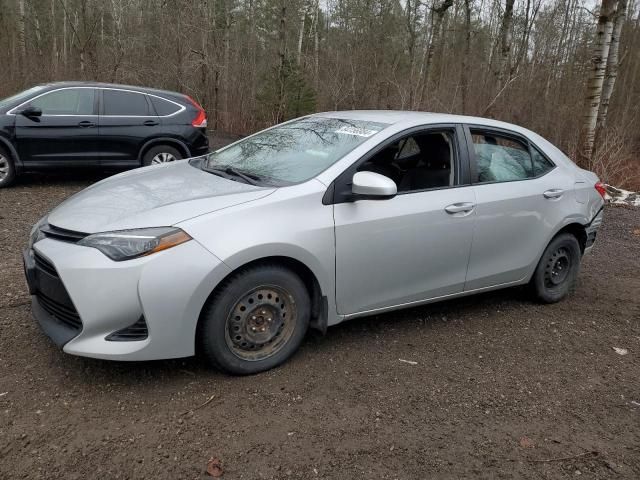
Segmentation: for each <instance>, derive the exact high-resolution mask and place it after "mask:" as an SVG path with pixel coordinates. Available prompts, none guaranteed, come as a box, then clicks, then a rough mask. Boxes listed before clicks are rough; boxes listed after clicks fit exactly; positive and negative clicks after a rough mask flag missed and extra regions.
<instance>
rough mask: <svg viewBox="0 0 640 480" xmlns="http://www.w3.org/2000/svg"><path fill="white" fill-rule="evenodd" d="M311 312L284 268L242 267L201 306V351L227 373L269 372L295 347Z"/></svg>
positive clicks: (300, 286) (299, 283)
mask: <svg viewBox="0 0 640 480" xmlns="http://www.w3.org/2000/svg"><path fill="white" fill-rule="evenodd" d="M310 312H311V301H310V299H309V293H308V292H307V289H306V287H305V285H304V283H303V282H302V280H301V279H300V277H298V276H297V275H296V274H295V273H293V272H292V271H290V270H289V269H287V268H284V267H281V266H279V265H262V266H256V267H252V268H249V269H246V270H243V271H241V272H239V273H237V274H235V275H234V276H233V277H232V278H231V279H229V280H227V281H225V283H224V284H223V285H222V286H221V287H220V288H219V289H218V290H217V291H216V292H215V293H214V295H213V296H212V298H211V299H210V300H209V302H208V304H207V305H206V306H205V309H204V311H203V313H202V317H201V319H200V327H199V331H198V340H199V342H200V350H201V351H202V353H203V354H204V357H205V358H206V359H207V360H208V361H209V363H211V364H212V365H214V366H216V367H218V368H220V369H221V370H224V371H225V372H227V373H231V374H236V375H250V374H253V373H258V372H262V371H265V370H268V369H270V368H273V367H275V366H277V365H279V364H281V363H282V362H284V361H285V360H287V359H288V358H289V357H290V356H291V355H293V353H294V352H295V351H296V350H297V349H298V347H299V346H300V344H301V343H302V340H303V338H304V336H305V334H306V332H307V329H308V327H309V317H310Z"/></svg>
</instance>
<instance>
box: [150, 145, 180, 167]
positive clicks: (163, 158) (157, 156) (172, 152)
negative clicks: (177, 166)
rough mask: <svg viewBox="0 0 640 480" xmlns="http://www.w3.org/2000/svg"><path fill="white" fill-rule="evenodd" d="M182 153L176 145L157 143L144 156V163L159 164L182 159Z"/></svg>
mask: <svg viewBox="0 0 640 480" xmlns="http://www.w3.org/2000/svg"><path fill="white" fill-rule="evenodd" d="M182 158H183V156H182V154H181V153H180V152H179V151H178V150H177V149H176V148H174V147H171V146H169V145H156V146H155V147H151V148H150V149H149V150H147V153H145V154H144V157H142V164H143V165H144V166H145V167H146V166H149V165H157V164H160V163H167V162H175V161H176V160H181V159H182Z"/></svg>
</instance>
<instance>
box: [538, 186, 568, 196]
mask: <svg viewBox="0 0 640 480" xmlns="http://www.w3.org/2000/svg"><path fill="white" fill-rule="evenodd" d="M563 193H564V190H562V189H561V188H552V189H551V190H547V191H546V192H544V193H543V194H542V195H544V198H560V197H561V196H562V194H563Z"/></svg>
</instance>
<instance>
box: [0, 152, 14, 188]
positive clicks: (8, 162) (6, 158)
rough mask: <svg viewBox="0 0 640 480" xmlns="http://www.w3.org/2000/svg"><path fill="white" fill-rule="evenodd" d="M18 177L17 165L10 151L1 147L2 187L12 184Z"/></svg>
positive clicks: (0, 170)
mask: <svg viewBox="0 0 640 480" xmlns="http://www.w3.org/2000/svg"><path fill="white" fill-rule="evenodd" d="M15 179H16V166H15V164H14V163H13V158H11V155H9V153H8V152H7V151H6V150H5V149H3V148H1V147H0V188H5V187H8V186H10V185H11V184H12V183H13V182H14V180H15Z"/></svg>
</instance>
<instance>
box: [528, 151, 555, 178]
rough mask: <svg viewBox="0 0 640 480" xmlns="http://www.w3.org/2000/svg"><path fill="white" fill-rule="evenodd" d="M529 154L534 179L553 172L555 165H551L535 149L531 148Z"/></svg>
mask: <svg viewBox="0 0 640 480" xmlns="http://www.w3.org/2000/svg"><path fill="white" fill-rule="evenodd" d="M531 152H532V153H533V155H532V157H531V158H532V159H533V173H534V174H535V176H536V177H539V176H541V175H544V174H545V173H547V172H548V171H550V170H553V168H554V167H555V165H554V164H553V163H551V161H550V160H549V159H548V158H547V157H545V156H544V155H542V153H540V152H539V151H538V149H537V148H535V147H533V148H532V149H531Z"/></svg>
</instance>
